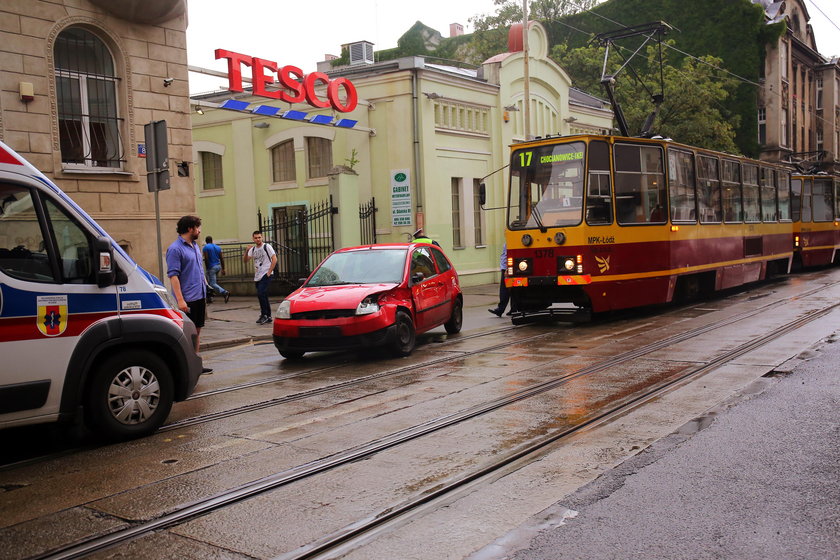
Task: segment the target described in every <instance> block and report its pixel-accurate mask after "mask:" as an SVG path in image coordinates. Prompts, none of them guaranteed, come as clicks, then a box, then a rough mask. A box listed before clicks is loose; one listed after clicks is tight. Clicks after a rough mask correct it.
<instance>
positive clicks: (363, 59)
mask: <svg viewBox="0 0 840 560" xmlns="http://www.w3.org/2000/svg"><path fill="white" fill-rule="evenodd" d="M356 64H373V43H369V42H367V41H359V42H358V43H350V65H351V66H354V65H356Z"/></svg>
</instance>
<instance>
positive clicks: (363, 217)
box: [359, 197, 377, 245]
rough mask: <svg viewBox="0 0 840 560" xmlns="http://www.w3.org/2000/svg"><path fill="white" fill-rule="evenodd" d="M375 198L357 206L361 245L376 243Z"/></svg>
mask: <svg viewBox="0 0 840 560" xmlns="http://www.w3.org/2000/svg"><path fill="white" fill-rule="evenodd" d="M376 210H377V208H376V198H374V197H371V199H370V202H366V203H364V204H360V205H359V232H360V233H361V239H362V245H371V244H373V243H376Z"/></svg>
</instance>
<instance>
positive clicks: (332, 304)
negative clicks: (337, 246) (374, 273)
mask: <svg viewBox="0 0 840 560" xmlns="http://www.w3.org/2000/svg"><path fill="white" fill-rule="evenodd" d="M397 286H399V284H360V285H345V286H317V287H303V288H299V289H298V290H297V291H296V292H295V293H293V294H291V295H290V296H289V297H288V299H289V300H290V301H291V302H292V309H291V311H292V313H300V312H304V311H313V310H316V309H355V308H356V306H357V305H359V302H360V301H362V300H363V299H365V298H366V297H368V296H369V295H372V294H378V293H381V292H385V291H387V290H391V289H393V288H396V287H397Z"/></svg>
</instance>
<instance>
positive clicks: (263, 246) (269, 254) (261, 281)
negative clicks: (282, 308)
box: [242, 230, 277, 325]
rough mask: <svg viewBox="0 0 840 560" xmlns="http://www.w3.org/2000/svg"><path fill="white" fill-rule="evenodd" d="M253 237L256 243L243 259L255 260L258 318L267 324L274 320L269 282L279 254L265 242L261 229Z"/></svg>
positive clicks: (258, 321)
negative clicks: (269, 295) (269, 297)
mask: <svg viewBox="0 0 840 560" xmlns="http://www.w3.org/2000/svg"><path fill="white" fill-rule="evenodd" d="M253 239H254V245H252V246H251V247H249V248H248V250H247V251H245V254H244V255H243V256H242V260H244V261H245V262H248V261H249V260H253V261H254V284H256V286H257V299H258V300H259V302H260V318H259V319H257V324H258V325H265V324H266V323H270V322H271V321H272V319H271V305H270V304H269V302H268V284H269V282H270V281H271V273H272V272H274V267H275V266H277V254H276V253H275V252H274V249H272V248H271V245H269V244H268V243H263V239H262V233H261V232H260V230H257V231H255V232H254V234H253Z"/></svg>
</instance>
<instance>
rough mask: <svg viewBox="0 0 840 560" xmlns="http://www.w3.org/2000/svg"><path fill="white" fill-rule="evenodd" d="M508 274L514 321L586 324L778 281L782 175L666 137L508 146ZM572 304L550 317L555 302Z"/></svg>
mask: <svg viewBox="0 0 840 560" xmlns="http://www.w3.org/2000/svg"><path fill="white" fill-rule="evenodd" d="M510 169H511V170H510V188H509V199H508V210H507V212H508V217H507V231H506V242H507V257H508V262H507V271H506V272H507V274H506V280H505V282H506V284H507V286H508V287H509V288H510V290H511V296H512V299H513V302H514V305H515V308H516V309H517V310H518V311H519V317H522V316H524V315H529V314H534V313H541V312H542V313H545V312H548V313H551V314H559V315H566V314H572V315H578V316H588V313H589V312H590V311H591V312H603V311H609V310H616V309H623V308H629V307H635V306H642V305H650V304H657V303H666V302H670V301H672V300H673V299H674V298H675V296H679V295H680V294H685V295H693V294H696V293H705V292H712V291H714V290H720V289H725V288H730V287H734V286H739V285H741V284H746V283H749V282H755V281H758V280H762V279H764V278H766V277H767V276H768V275H769V274H774V273H787V272H788V271H789V270H790V266H791V262H792V258H793V245H792V239H793V221H792V208H791V181H790V178H791V175H790V170H789V169H787V168H785V167H783V166H780V165H775V164H770V163H766V162H760V161H756V160H752V159H748V158H743V157H737V156H732V155H729V154H724V153H720V152H714V151H710V150H705V149H698V148H693V147H690V146H687V145H683V144H678V143H675V142H672V141H670V140H664V139H647V138H630V137H623V136H600V135H576V136H563V137H550V138H543V139H536V140H533V141H528V142H524V143H520V144H516V145H514V146H512V153H511V162H510ZM563 303H565V304H569V303H571V304H574V307H568V306H567V309H558V308H557V306H555V307H554V308H552V306H553V305H554V304H563Z"/></svg>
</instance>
